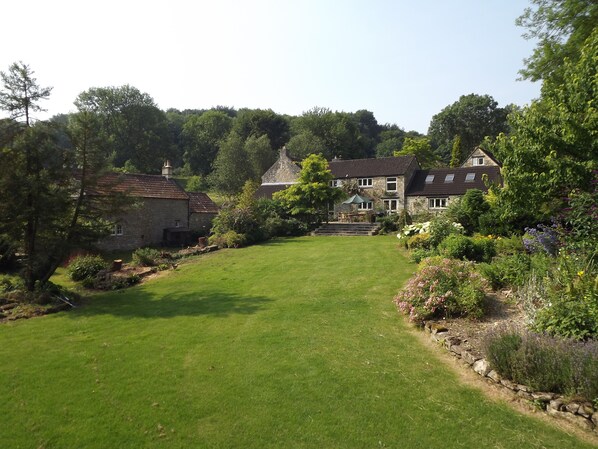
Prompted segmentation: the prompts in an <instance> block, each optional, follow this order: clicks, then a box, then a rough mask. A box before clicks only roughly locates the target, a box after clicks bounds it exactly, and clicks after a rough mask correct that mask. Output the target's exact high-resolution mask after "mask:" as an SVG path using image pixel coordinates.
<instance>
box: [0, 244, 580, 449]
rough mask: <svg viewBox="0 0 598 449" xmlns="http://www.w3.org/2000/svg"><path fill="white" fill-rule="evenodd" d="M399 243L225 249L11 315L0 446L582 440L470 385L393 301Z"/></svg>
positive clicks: (526, 444)
mask: <svg viewBox="0 0 598 449" xmlns="http://www.w3.org/2000/svg"><path fill="white" fill-rule="evenodd" d="M412 270H413V266H412V265H410V264H408V263H407V262H406V260H405V259H404V257H403V256H402V255H401V254H400V253H399V252H398V251H397V249H396V239H394V238H392V237H363V238H361V237H347V238H343V237H328V238H326V237H321V238H313V237H305V238H295V239H288V240H277V241H274V242H271V243H268V244H265V245H260V246H254V247H251V248H246V249H241V250H225V251H220V252H216V253H213V254H209V255H207V256H204V257H201V258H199V259H197V260H196V261H194V262H190V263H188V264H184V265H182V266H180V267H179V269H178V270H177V271H176V272H173V273H169V274H166V275H165V276H164V277H163V278H161V279H158V280H154V281H151V282H149V283H146V284H143V285H140V286H138V287H135V288H132V289H130V290H128V291H121V292H115V293H108V294H101V295H97V296H94V297H93V298H92V299H90V300H89V302H88V304H87V305H86V306H84V307H81V308H78V309H77V310H75V311H71V312H68V313H61V314H57V315H51V316H47V317H43V318H36V319H32V320H27V321H19V322H13V323H9V324H5V325H1V326H0V361H1V363H0V398H1V400H0V416H2V418H1V425H0V447H2V448H7V449H12V448H46V449H49V448H60V449H65V448H85V449H89V448H103V449H105V448H109V449H112V448H114V449H124V448H154V447H156V448H318V449H328V448H452V447H455V448H457V447H459V448H460V447H463V448H474V447H480V448H517V449H522V448H584V447H590V446H589V445H584V443H582V442H580V441H578V440H576V439H574V438H573V437H570V436H568V435H566V434H564V433H562V432H560V431H558V430H556V429H555V428H553V427H551V426H548V425H546V424H544V423H542V422H539V421H536V420H534V419H532V418H530V417H526V416H522V415H519V414H517V413H515V412H514V411H512V410H511V409H510V408H509V407H508V406H506V405H504V404H501V403H495V402H492V401H490V400H488V399H485V398H484V396H483V395H482V394H481V393H479V392H478V391H476V390H473V389H471V388H469V387H466V386H464V385H461V384H460V383H459V381H458V377H457V376H456V375H455V374H453V373H451V372H449V371H447V369H446V367H445V366H444V365H442V364H441V363H440V362H438V361H436V359H435V356H434V352H430V351H428V350H427V349H426V348H425V347H422V346H421V345H420V344H419V343H418V341H417V338H416V337H414V336H413V335H412V334H411V333H410V332H408V331H407V328H406V325H405V324H404V323H403V320H402V318H401V317H400V316H399V315H398V314H397V312H396V309H395V307H394V304H393V303H392V297H393V295H394V294H395V293H396V291H397V290H398V288H399V287H400V285H401V284H402V283H403V282H404V281H405V280H406V278H407V277H408V276H409V274H410V272H411V271H412Z"/></svg>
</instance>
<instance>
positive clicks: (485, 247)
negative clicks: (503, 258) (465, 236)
mask: <svg viewBox="0 0 598 449" xmlns="http://www.w3.org/2000/svg"><path fill="white" fill-rule="evenodd" d="M471 241H472V243H473V260H475V261H476V262H490V261H491V260H492V259H493V258H494V256H496V244H495V240H494V239H492V238H491V237H484V236H482V235H479V236H474V237H473V238H472V239H471Z"/></svg>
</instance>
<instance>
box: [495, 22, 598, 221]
mask: <svg viewBox="0 0 598 449" xmlns="http://www.w3.org/2000/svg"><path fill="white" fill-rule="evenodd" d="M578 50H579V56H578V57H577V58H575V59H574V60H569V59H565V62H564V64H563V68H562V74H563V79H562V81H561V80H558V79H556V78H549V79H547V80H545V81H544V83H543V86H542V93H541V96H540V98H539V99H538V100H536V101H534V102H532V104H531V105H530V106H529V107H526V108H524V109H523V110H522V111H521V112H519V113H516V114H513V115H512V117H511V126H512V132H511V134H510V136H508V137H506V136H504V137H502V138H500V139H499V141H498V143H497V145H496V148H495V151H496V152H497V155H498V157H499V158H500V159H501V160H502V161H503V175H504V180H505V187H504V189H502V190H501V195H500V200H501V207H502V213H503V217H504V218H505V219H506V220H510V221H520V222H526V221H527V222H528V223H529V224H534V223H533V222H534V221H538V220H546V219H547V218H548V217H550V216H552V215H554V213H555V212H556V211H558V210H559V209H560V208H561V207H562V205H563V199H564V198H565V197H567V196H568V195H569V193H570V192H572V191H573V190H575V189H581V190H585V191H589V190H590V188H591V179H592V173H593V171H594V170H596V169H598V76H597V74H596V70H597V69H596V68H597V67H598V29H595V30H594V32H593V33H592V34H591V35H590V37H588V39H587V40H586V41H585V42H584V44H583V45H582V46H581V47H580V48H579V49H578Z"/></svg>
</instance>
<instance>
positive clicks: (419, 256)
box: [409, 248, 435, 263]
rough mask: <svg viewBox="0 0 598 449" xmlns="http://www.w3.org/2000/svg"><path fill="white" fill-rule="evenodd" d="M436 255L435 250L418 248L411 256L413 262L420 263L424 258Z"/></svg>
mask: <svg viewBox="0 0 598 449" xmlns="http://www.w3.org/2000/svg"><path fill="white" fill-rule="evenodd" d="M434 255H435V251H434V250H431V249H424V248H418V249H414V250H413V251H411V253H410V254H409V257H410V259H411V261H412V262H415V263H420V262H421V261H422V260H424V259H426V258H428V257H432V256H434Z"/></svg>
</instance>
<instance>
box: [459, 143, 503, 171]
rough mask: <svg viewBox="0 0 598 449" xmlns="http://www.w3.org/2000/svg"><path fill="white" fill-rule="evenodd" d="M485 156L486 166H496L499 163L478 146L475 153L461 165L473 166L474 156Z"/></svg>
mask: <svg viewBox="0 0 598 449" xmlns="http://www.w3.org/2000/svg"><path fill="white" fill-rule="evenodd" d="M474 157H483V158H484V167H496V166H498V164H497V163H496V162H494V161H493V160H492V159H491V158H490V157H489V156H488V155H487V154H486V153H484V151H483V150H482V149H480V148H476V149H475V150H474V152H473V153H471V155H470V156H469V157H468V158H467V159H466V160H465V161H464V162H463V164H461V167H473V166H474V165H473V158H474Z"/></svg>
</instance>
